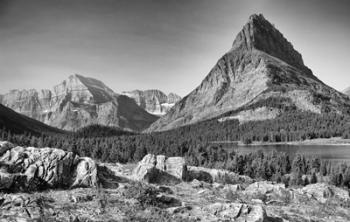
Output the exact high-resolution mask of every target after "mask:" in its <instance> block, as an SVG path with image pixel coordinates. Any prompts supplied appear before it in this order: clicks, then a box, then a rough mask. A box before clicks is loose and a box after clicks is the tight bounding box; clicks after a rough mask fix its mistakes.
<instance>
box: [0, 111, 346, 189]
mask: <svg viewBox="0 0 350 222" xmlns="http://www.w3.org/2000/svg"><path fill="white" fill-rule="evenodd" d="M349 123H350V118H349V116H345V115H339V114H336V113H327V114H323V115H319V114H315V113H311V112H300V111H299V112H294V111H293V110H290V111H288V112H285V113H284V114H282V115H281V116H279V117H277V118H275V119H272V120H264V121H252V122H246V123H244V124H240V123H239V122H238V121H237V120H230V121H225V122H219V121H217V120H216V119H212V120H207V121H204V122H200V123H197V124H192V125H188V126H184V127H180V128H177V129H174V130H170V131H164V132H154V133H148V134H133V133H130V132H123V131H120V130H118V129H113V128H110V127H102V126H96V125H95V126H90V127H86V128H84V129H81V130H79V131H78V132H75V133H64V134H62V133H42V134H41V135H32V134H31V133H29V132H26V131H23V132H21V133H18V132H16V133H13V132H11V131H10V130H7V129H6V128H1V129H0V140H7V141H11V142H13V143H15V144H17V145H21V146H34V147H56V148H61V149H64V150H68V151H72V152H74V153H76V154H78V155H80V156H89V157H92V158H94V159H97V160H99V161H101V162H120V163H126V162H135V161H139V160H141V159H142V158H143V156H144V155H146V154H147V153H154V154H164V155H166V156H184V157H186V160H187V161H188V163H189V164H191V165H196V166H206V167H212V168H222V169H228V170H231V171H234V172H237V173H239V174H244V175H248V176H251V177H252V178H257V177H261V178H262V179H268V180H276V181H282V180H283V182H285V183H290V184H305V183H306V182H305V180H301V176H302V175H304V174H309V175H314V177H313V180H312V178H311V179H309V181H307V182H314V181H315V180H317V179H315V178H316V175H318V176H319V175H323V176H329V177H330V178H331V181H333V183H334V184H336V185H340V186H348V187H350V182H349V181H350V168H349V167H348V166H347V165H344V164H342V165H337V166H335V165H332V163H330V162H325V161H321V160H319V159H315V158H311V157H304V156H301V155H296V156H295V157H294V158H292V157H289V156H286V155H285V154H283V153H272V154H264V153H252V154H239V153H235V152H234V151H233V150H230V149H227V148H223V147H222V145H220V142H219V143H215V144H213V142H214V141H228V140H229V141H242V142H244V143H250V142H252V141H264V142H281V141H282V142H283V141H297V140H305V139H313V138H329V137H336V136H342V137H344V138H349V135H350V133H349V132H350V131H349V129H350V127H349V126H350V125H349ZM291 173H293V175H297V176H295V177H294V178H290V177H286V175H289V174H291Z"/></svg>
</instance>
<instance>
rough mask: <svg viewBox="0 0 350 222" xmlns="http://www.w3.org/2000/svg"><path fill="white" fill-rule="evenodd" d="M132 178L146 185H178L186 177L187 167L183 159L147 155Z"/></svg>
mask: <svg viewBox="0 0 350 222" xmlns="http://www.w3.org/2000/svg"><path fill="white" fill-rule="evenodd" d="M133 177H134V178H135V179H136V180H143V181H146V182H148V183H158V184H173V183H179V182H181V181H182V180H184V179H186V177H187V166H186V164H185V160H184V158H183V157H165V156H164V155H158V156H156V155H153V154H147V155H146V156H145V157H144V158H143V159H142V160H141V161H140V162H139V163H138V165H137V167H136V168H135V169H134V171H133Z"/></svg>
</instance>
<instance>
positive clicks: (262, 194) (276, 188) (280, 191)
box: [243, 181, 295, 204]
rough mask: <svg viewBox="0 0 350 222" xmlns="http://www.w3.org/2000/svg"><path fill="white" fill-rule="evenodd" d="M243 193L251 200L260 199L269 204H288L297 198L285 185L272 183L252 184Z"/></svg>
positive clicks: (260, 182)
mask: <svg viewBox="0 0 350 222" xmlns="http://www.w3.org/2000/svg"><path fill="white" fill-rule="evenodd" d="M243 193H244V194H245V195H247V196H248V197H250V198H254V199H260V200H262V201H264V202H265V203H267V204H273V203H278V204H286V203H288V202H290V201H291V199H292V198H293V197H294V196H295V195H294V192H293V191H292V190H290V189H286V187H285V185H284V184H280V183H273V182H270V181H259V182H255V183H253V184H250V185H249V186H248V187H246V189H245V190H244V191H243Z"/></svg>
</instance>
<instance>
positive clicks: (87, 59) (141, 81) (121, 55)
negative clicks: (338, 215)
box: [0, 0, 350, 96]
mask: <svg viewBox="0 0 350 222" xmlns="http://www.w3.org/2000/svg"><path fill="white" fill-rule="evenodd" d="M349 6H350V1H348V0H337V1H332V0H328V1H326V0H324V1H322V0H307V1H305V0H294V1H290V0H255V1H253V0H139V1H136V0H40V1H39V0H30V1H29V0H0V85H1V87H0V93H5V92H7V91H8V90H9V89H14V88H17V89H27V88H36V89H42V88H51V87H52V86H53V85H56V84H58V83H60V82H61V81H62V80H64V79H65V78H67V77H68V76H69V75H71V74H74V73H79V74H82V75H85V76H89V77H93V78H97V79H99V80H101V81H103V82H104V83H105V84H106V85H108V86H109V87H111V88H112V89H113V90H115V91H116V92H121V91H125V90H133V89H151V88H157V89H161V90H163V91H165V92H176V93H178V94H180V95H181V96H184V95H186V94H188V93H189V92H190V91H192V90H193V89H194V88H195V87H196V86H197V85H199V84H200V82H201V81H202V80H203V78H204V77H205V76H206V75H207V74H208V72H209V71H210V69H211V68H212V67H213V66H214V65H215V63H216V62H217V60H218V59H219V58H220V57H221V56H222V55H223V54H224V53H225V52H226V51H228V50H229V49H230V47H231V44H232V42H233V40H234V38H235V36H236V34H237V33H238V32H239V31H240V30H241V28H242V27H243V25H244V24H245V23H246V21H247V20H248V17H249V16H250V15H251V14H253V13H263V14H264V16H265V18H266V19H268V20H269V21H270V22H271V23H273V24H275V26H276V27H277V28H278V29H279V30H280V31H281V32H282V33H283V34H284V36H285V37H286V38H287V39H288V40H289V41H291V42H292V43H293V45H294V47H295V48H296V49H297V50H298V51H299V52H300V53H301V54H302V55H303V58H304V62H305V64H306V65H307V66H308V67H310V68H311V69H312V70H313V72H314V74H315V75H316V76H317V77H318V78H320V79H321V80H322V81H324V82H325V83H327V84H329V85H330V86H332V87H334V88H336V89H338V90H343V89H344V88H346V87H348V86H350V71H349V69H348V66H349V64H350V56H349V52H350V43H349V42H350V41H349V39H350V24H349V23H350V22H349V21H350V13H349V12H348V11H349V9H350V7H349Z"/></svg>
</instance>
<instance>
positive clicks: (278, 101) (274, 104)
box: [147, 14, 350, 132]
mask: <svg viewBox="0 0 350 222" xmlns="http://www.w3.org/2000/svg"><path fill="white" fill-rule="evenodd" d="M349 104H350V101H349V98H347V97H346V96H345V95H343V94H342V93H340V92H338V91H336V90H334V89H333V88H331V87H329V86H327V85H325V84H324V83H323V82H321V81H320V80H319V79H318V78H317V77H316V76H314V75H313V73H312V71H311V70H310V69H309V68H308V67H307V66H305V65H304V62H303V59H302V56H301V54H300V53H299V52H297V51H296V50H295V49H294V47H293V46H292V44H291V43H290V42H289V41H288V40H287V39H286V38H285V37H284V36H283V34H281V33H280V32H279V31H278V30H277V29H276V28H275V26H274V25H272V24H271V23H270V22H269V21H267V20H266V19H265V18H264V16H263V15H261V14H260V15H256V14H254V15H252V16H250V18H249V20H248V22H247V23H246V24H245V25H244V27H243V29H242V30H241V31H240V32H239V33H238V35H237V36H236V38H235V40H234V42H233V44H232V47H231V49H230V50H229V51H228V52H227V53H225V54H224V55H223V56H222V57H221V58H220V59H219V60H218V62H217V63H216V65H215V66H214V67H213V69H212V70H211V71H210V72H209V74H208V75H207V76H206V77H205V79H204V80H203V81H202V83H201V84H200V85H199V86H198V87H197V88H196V89H194V90H193V91H192V92H191V93H190V94H188V95H187V96H185V97H184V98H183V99H182V100H181V101H179V102H178V103H177V104H176V105H175V106H174V107H173V108H172V109H171V110H170V111H169V112H168V113H167V114H166V115H164V116H162V117H161V118H160V119H159V120H157V121H156V122H155V123H153V124H152V125H151V126H150V128H148V130H147V131H148V132H149V131H162V130H169V129H173V128H176V127H179V126H183V125H187V124H192V123H196V122H200V121H203V120H206V119H212V118H218V120H219V121H225V120H228V119H238V120H239V121H240V122H242V121H243V122H244V121H250V120H265V119H272V118H275V117H277V116H279V115H281V114H283V112H284V108H283V107H291V108H295V109H296V110H298V111H309V112H313V113H320V114H321V113H324V112H332V111H334V112H338V113H344V112H348V111H349V110H350V105H349Z"/></svg>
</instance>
